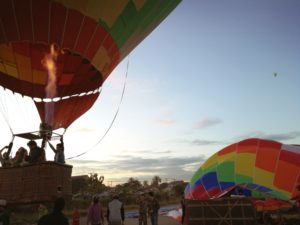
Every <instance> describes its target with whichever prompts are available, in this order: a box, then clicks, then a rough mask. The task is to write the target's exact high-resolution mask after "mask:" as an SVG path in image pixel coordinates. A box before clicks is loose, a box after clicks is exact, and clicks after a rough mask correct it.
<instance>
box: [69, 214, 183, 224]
mask: <svg viewBox="0 0 300 225" xmlns="http://www.w3.org/2000/svg"><path fill="white" fill-rule="evenodd" d="M70 224H72V221H70ZM81 224H82V225H86V218H81V219H80V225H81ZM138 224H139V221H138V219H137V218H135V219H125V222H124V225H138ZM105 225H107V222H106V221H105ZM148 225H151V222H150V220H149V219H148ZM158 225H180V223H178V222H177V221H176V220H174V219H172V218H170V217H167V216H159V218H158Z"/></svg>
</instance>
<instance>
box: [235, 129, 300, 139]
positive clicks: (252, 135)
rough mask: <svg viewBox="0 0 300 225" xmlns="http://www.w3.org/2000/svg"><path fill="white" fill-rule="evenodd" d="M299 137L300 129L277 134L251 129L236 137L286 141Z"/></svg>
mask: <svg viewBox="0 0 300 225" xmlns="http://www.w3.org/2000/svg"><path fill="white" fill-rule="evenodd" d="M298 137H300V131H292V132H288V133H278V134H266V133H264V132H261V131H253V132H251V133H248V134H246V135H243V136H239V137H238V138H237V139H238V140H241V139H246V138H262V139H268V140H274V141H288V140H293V139H295V138H298Z"/></svg>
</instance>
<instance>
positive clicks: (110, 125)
mask: <svg viewBox="0 0 300 225" xmlns="http://www.w3.org/2000/svg"><path fill="white" fill-rule="evenodd" d="M128 69H129V56H128V61H127V67H126V73H125V80H124V85H123V90H122V94H121V98H120V102H119V105H118V108H117V110H116V113H115V115H114V117H113V119H112V121H111V123H110V124H109V126H108V128H107V130H106V131H105V133H104V134H103V135H102V137H101V138H100V139H99V140H98V141H97V142H96V143H95V144H94V145H93V146H92V147H91V148H89V149H88V150H86V151H84V152H82V153H80V154H78V155H75V156H72V157H69V158H66V159H74V158H78V157H80V156H82V155H85V154H86V153H88V152H89V151H91V150H93V149H94V148H95V147H96V146H97V145H99V144H100V142H102V140H103V139H104V138H105V136H106V135H107V134H108V132H109V131H110V129H111V128H112V126H113V124H114V122H115V120H116V118H117V115H118V114H119V111H120V107H121V103H122V101H123V97H124V93H125V89H126V84H127V77H128Z"/></svg>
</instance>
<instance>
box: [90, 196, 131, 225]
mask: <svg viewBox="0 0 300 225" xmlns="http://www.w3.org/2000/svg"><path fill="white" fill-rule="evenodd" d="M106 219H107V222H108V225H124V220H125V213H124V205H123V203H122V202H121V201H120V200H119V196H118V195H114V196H113V199H112V201H111V202H109V204H108V206H107V213H106ZM103 224H104V214H103V209H102V205H101V204H100V202H99V198H98V197H97V196H95V197H94V198H93V202H92V204H91V205H90V207H89V209H88V214H87V225H103Z"/></svg>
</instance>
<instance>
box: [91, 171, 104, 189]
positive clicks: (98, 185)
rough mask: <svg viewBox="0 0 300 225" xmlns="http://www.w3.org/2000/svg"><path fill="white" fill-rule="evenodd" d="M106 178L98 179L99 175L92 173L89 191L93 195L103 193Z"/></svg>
mask: <svg viewBox="0 0 300 225" xmlns="http://www.w3.org/2000/svg"><path fill="white" fill-rule="evenodd" d="M103 181H104V176H100V177H98V174H97V173H90V175H89V178H88V184H87V191H88V192H91V193H101V192H103V191H104V190H105V189H106V187H105V185H104V184H103Z"/></svg>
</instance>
